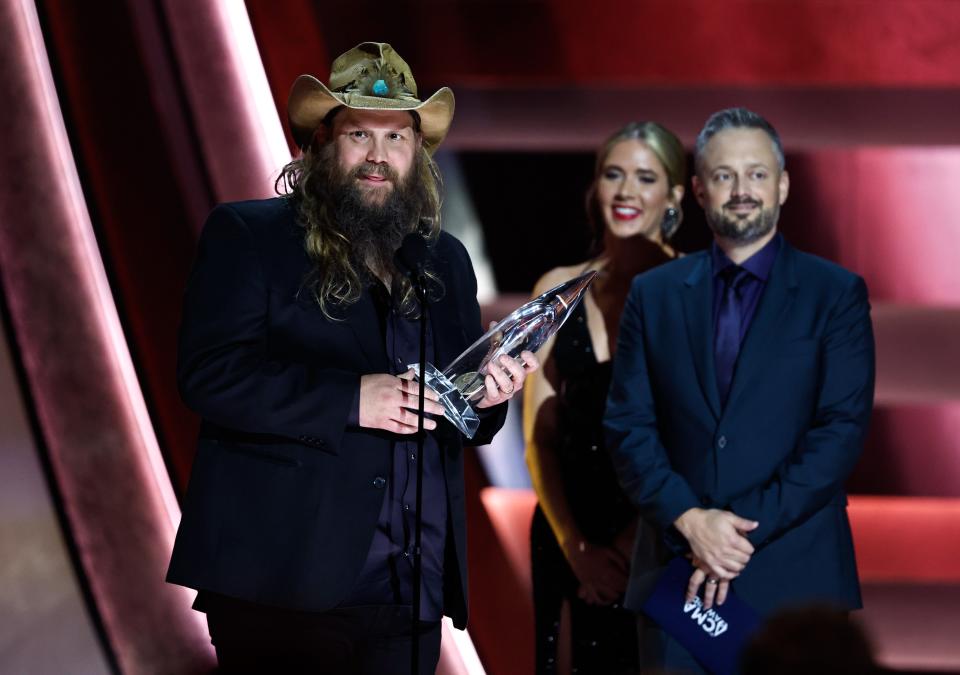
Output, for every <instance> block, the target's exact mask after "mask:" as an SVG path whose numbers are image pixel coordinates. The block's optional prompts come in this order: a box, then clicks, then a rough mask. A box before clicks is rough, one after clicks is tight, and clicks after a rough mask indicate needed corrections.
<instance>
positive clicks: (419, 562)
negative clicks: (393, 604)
mask: <svg viewBox="0 0 960 675" xmlns="http://www.w3.org/2000/svg"><path fill="white" fill-rule="evenodd" d="M410 278H411V283H412V284H413V289H414V291H415V292H416V294H417V299H418V300H419V301H420V373H419V378H420V392H419V395H418V399H417V478H416V512H415V513H414V528H413V532H414V534H413V615H412V618H411V620H410V635H411V639H412V643H411V645H410V647H411V649H410V673H411V675H418V673H419V672H420V579H421V577H422V574H423V558H422V551H421V548H420V542H421V537H422V530H423V442H424V435H425V432H424V429H423V420H424V403H425V398H426V397H425V394H426V390H427V387H426V384H425V383H426V364H427V293H426V289H425V288H424V283H423V276H422V273H421V270H417V271H416V272H415V273H414V274H412V275H410Z"/></svg>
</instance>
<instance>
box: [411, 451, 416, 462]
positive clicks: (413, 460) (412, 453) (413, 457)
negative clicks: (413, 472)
mask: <svg viewBox="0 0 960 675" xmlns="http://www.w3.org/2000/svg"><path fill="white" fill-rule="evenodd" d="M410 461H411V462H416V461H417V453H415V452H411V453H410Z"/></svg>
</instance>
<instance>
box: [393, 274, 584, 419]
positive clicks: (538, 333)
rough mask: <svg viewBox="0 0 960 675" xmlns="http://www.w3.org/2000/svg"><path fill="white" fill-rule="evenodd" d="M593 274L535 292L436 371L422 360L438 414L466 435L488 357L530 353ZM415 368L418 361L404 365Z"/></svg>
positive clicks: (559, 323)
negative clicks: (440, 407) (437, 399)
mask: <svg viewBox="0 0 960 675" xmlns="http://www.w3.org/2000/svg"><path fill="white" fill-rule="evenodd" d="M596 275H597V273H596V272H593V271H591V272H586V273H585V274H581V275H580V276H579V277H577V278H576V279H571V280H570V281H567V282H565V283H562V284H560V285H559V286H556V287H554V288H551V289H550V290H549V291H547V292H546V293H544V294H543V295H540V296H538V297H536V298H534V299H533V300H531V301H530V302H528V303H526V304H525V305H523V306H522V307H520V308H519V309H517V310H515V311H514V312H513V313H511V314H510V315H509V316H507V317H506V318H505V319H502V320H501V321H499V322H498V323H497V324H496V325H495V326H493V328H491V329H490V330H488V331H487V332H486V333H484V334H483V336H481V337H480V339H479V340H477V341H476V342H474V343H473V344H472V345H470V347H468V348H467V349H466V351H464V352H463V353H462V354H461V355H460V356H458V357H457V358H456V359H454V361H453V363H451V364H450V365H449V366H447V367H446V368H445V369H444V370H443V371H442V372H441V371H440V370H438V369H437V368H436V367H435V366H433V365H432V364H430V363H428V364H426V367H425V369H424V370H425V379H426V385H427V386H428V387H430V388H431V389H433V390H434V391H435V392H437V394H439V396H440V403H441V404H442V405H443V409H444V416H445V417H446V418H447V419H448V420H450V421H451V422H452V423H453V425H454V426H456V427H457V429H459V430H460V432H461V433H462V434H463V435H464V436H466V437H467V438H473V436H474V434H476V432H477V426H478V425H479V424H480V418H479V417H478V416H477V412H476V410H474V407H473V405H471V402H475V401H478V400H479V399H481V398H482V397H483V382H484V378H485V377H486V375H487V368H488V367H489V364H490V362H491V361H494V360H495V359H498V358H499V357H500V356H502V355H508V356H510V357H511V358H514V359H516V358H519V355H520V352H523V351H531V352H536V351H537V350H538V349H540V347H542V346H543V343H544V342H546V341H547V340H548V339H549V338H550V337H551V336H552V335H553V334H554V333H556V332H557V331H558V330H559V329H560V326H562V325H563V322H564V321H566V320H567V317H568V316H569V315H570V312H571V310H573V308H574V307H576V306H577V303H578V302H580V300H581V299H582V298H583V294H584V292H585V291H586V290H587V287H588V286H589V285H590V282H592V281H593V279H594V277H595V276H596ZM410 367H411V368H414V369H415V370H416V371H417V372H419V365H418V364H412V365H411V366H410Z"/></svg>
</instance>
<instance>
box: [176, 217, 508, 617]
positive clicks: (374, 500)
mask: <svg viewBox="0 0 960 675" xmlns="http://www.w3.org/2000/svg"><path fill="white" fill-rule="evenodd" d="M303 239H304V230H303V229H302V228H301V227H299V226H298V225H297V223H296V219H295V212H294V209H293V207H292V206H291V205H290V203H289V202H287V201H286V200H284V199H269V200H262V201H250V202H238V203H232V204H222V205H220V206H218V207H217V208H216V209H214V211H213V212H212V213H211V214H210V216H209V218H208V219H207V222H206V224H205V226H204V229H203V233H202V235H201V237H200V245H199V251H198V255H197V260H196V263H195V266H194V269H193V272H192V274H191V277H190V280H189V283H188V286H187V290H186V295H185V299H184V311H183V323H182V325H181V329H180V344H179V362H178V373H177V375H178V383H179V386H180V392H181V396H182V397H183V399H184V401H185V402H186V403H187V405H188V406H189V407H190V408H191V409H193V410H194V411H196V412H197V413H199V414H200V415H201V417H202V418H203V422H202V427H201V432H200V441H199V444H198V447H197V455H196V458H195V459H194V464H193V469H192V473H191V477H190V484H189V487H188V489H187V494H186V498H185V500H184V505H183V520H182V522H181V524H180V529H179V531H178V533H177V538H176V543H175V546H174V550H173V556H172V560H171V562H170V569H169V573H168V576H167V579H168V581H171V582H173V583H177V584H181V585H184V586H189V587H191V588H196V589H201V590H206V591H213V592H216V593H219V594H222V595H226V596H230V597H233V598H239V599H242V600H247V601H251V602H256V603H261V604H266V605H271V606H277V607H284V608H291V609H302V610H311V611H321V610H325V609H329V608H331V607H334V606H336V605H337V604H338V603H339V602H340V601H341V600H342V599H343V598H344V597H345V596H346V595H347V594H348V593H349V592H350V591H351V589H352V588H353V584H354V582H355V580H356V578H357V575H358V574H359V572H360V570H361V568H362V567H363V564H364V561H365V560H366V556H367V552H368V550H369V548H370V543H371V540H372V537H373V533H374V528H375V526H376V522H377V517H378V514H379V513H380V507H381V504H382V503H383V499H384V494H385V490H384V489H383V486H384V479H386V478H388V477H389V476H390V457H391V451H392V440H393V438H394V437H393V435H392V434H389V433H387V432H381V431H377V430H372V429H365V428H360V427H357V426H351V425H350V424H349V420H350V415H351V408H352V406H353V405H354V401H356V400H357V398H356V395H357V392H358V389H359V386H360V376H361V375H364V374H368V373H387V372H390V368H389V364H388V363H387V354H386V346H385V344H384V341H383V337H382V335H381V331H380V328H379V321H378V318H377V313H376V308H375V305H374V303H373V300H372V299H371V297H370V296H369V294H368V293H367V292H366V291H365V292H364V294H363V296H362V297H361V298H360V300H359V301H358V302H357V303H355V304H353V305H351V306H349V307H348V308H346V309H345V310H344V312H343V320H342V321H331V320H329V319H328V318H327V317H325V316H324V315H323V313H322V312H321V311H320V308H319V305H318V304H317V303H316V301H315V300H314V298H313V295H312V293H311V291H310V289H309V288H306V287H304V280H305V277H306V275H307V272H308V271H309V269H310V268H311V262H310V260H309V259H308V257H307V255H306V253H305V251H304V245H303ZM432 253H433V259H434V264H435V268H436V271H437V272H438V274H439V275H440V277H441V278H442V279H443V282H444V287H445V293H444V295H443V298H442V299H441V300H439V301H437V302H436V303H434V304H433V305H432V308H431V325H432V327H433V331H434V335H433V338H434V345H435V350H436V356H437V363H438V364H439V365H440V367H445V366H446V365H447V364H448V363H449V362H451V361H452V360H453V359H454V358H456V356H457V355H459V354H460V352H462V351H463V350H464V349H466V347H467V346H469V345H470V344H471V343H472V342H474V341H475V340H476V339H477V338H478V337H479V336H480V335H481V334H482V327H481V323H480V308H479V305H478V304H477V300H476V291H477V288H476V279H475V277H474V274H473V268H472V266H471V264H470V259H469V257H468V255H467V252H466V250H465V249H464V247H463V245H462V244H460V242H458V241H457V240H456V239H454V238H453V237H452V236H450V235H448V234H446V233H442V234H441V235H440V238H439V240H438V241H437V242H436V244H435V245H434V246H433V251H432ZM485 413H486V414H485V415H483V416H482V418H481V426H480V429H479V430H478V432H477V435H476V436H475V437H474V439H473V441H472V442H473V443H475V444H478V445H479V444H482V443H487V442H489V439H490V438H491V437H492V435H493V434H494V433H495V432H496V431H497V430H498V429H499V427H500V425H501V424H502V423H503V419H504V416H505V413H506V406H497V407H495V408H492V409H490V411H489V412H487V411H485ZM431 433H433V434H434V435H435V436H436V438H437V441H438V444H439V446H440V449H441V452H442V453H443V461H444V472H445V476H446V483H447V495H448V513H449V514H450V515H449V526H448V533H447V551H446V561H445V565H444V605H445V606H444V610H445V613H446V614H447V615H449V616H450V617H451V618H452V619H453V620H454V623H455V624H457V625H458V626H461V627H462V626H463V625H465V623H466V619H467V602H466V588H467V581H466V541H465V539H466V532H465V529H466V526H465V512H464V494H463V493H464V488H463V457H462V440H463V439H462V437H461V436H460V434H459V432H457V431H456V430H455V429H454V427H453V426H452V425H450V424H449V423H448V422H446V421H442V422H441V423H440V424H439V425H438V427H437V429H436V430H435V431H434V432H431Z"/></svg>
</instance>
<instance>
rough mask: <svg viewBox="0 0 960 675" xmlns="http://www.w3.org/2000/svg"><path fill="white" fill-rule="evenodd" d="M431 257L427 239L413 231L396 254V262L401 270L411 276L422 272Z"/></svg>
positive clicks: (404, 239) (405, 238)
mask: <svg viewBox="0 0 960 675" xmlns="http://www.w3.org/2000/svg"><path fill="white" fill-rule="evenodd" d="M429 258H430V250H429V249H428V248H427V242H426V240H424V238H423V237H422V236H421V235H420V234H418V233H416V232H411V233H410V234H408V235H407V236H405V237H404V238H403V242H402V243H401V244H400V248H399V249H397V253H396V255H395V256H394V262H395V263H396V265H397V268H398V269H399V270H400V271H401V272H403V273H404V274H406V275H408V276H409V275H411V274H415V273H417V272H421V271H422V270H423V267H424V265H425V264H426V262H427V260H428V259H429Z"/></svg>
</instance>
